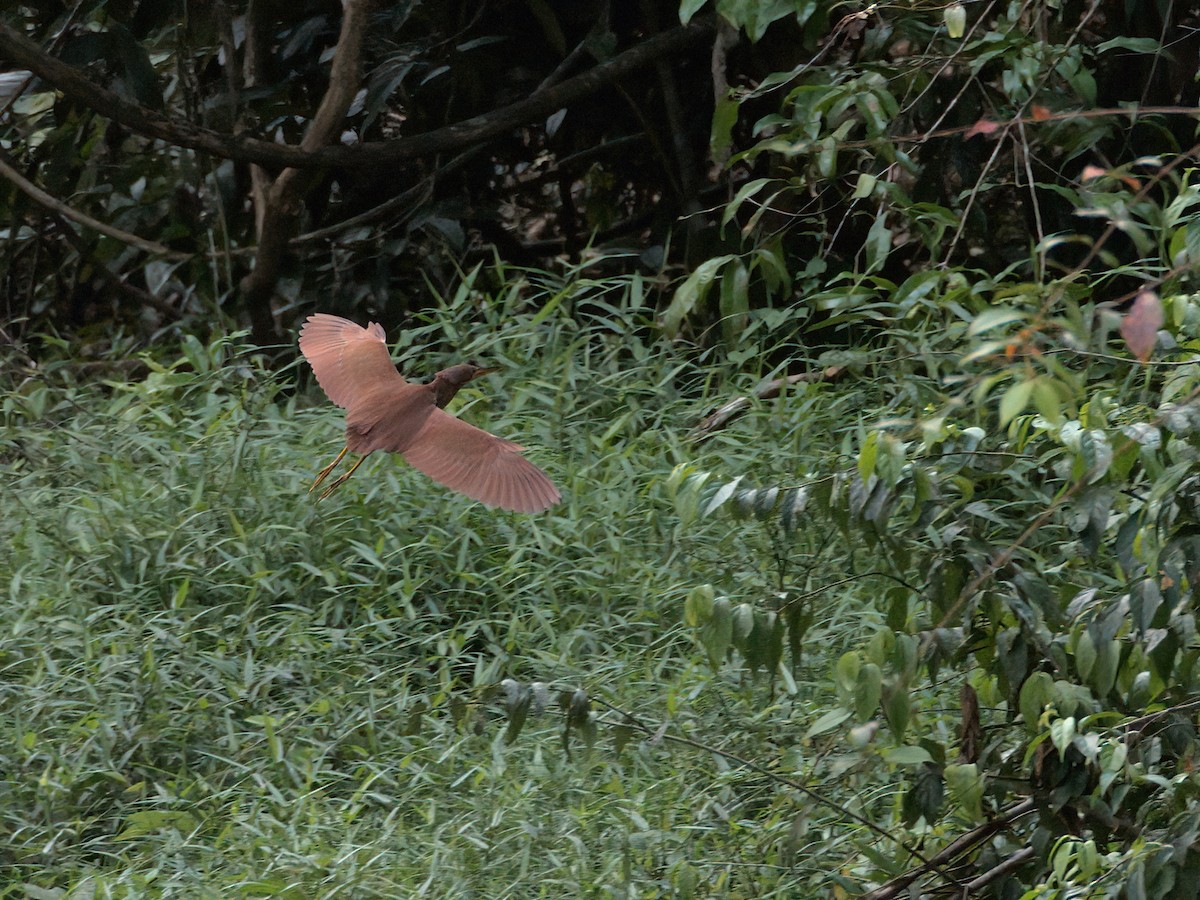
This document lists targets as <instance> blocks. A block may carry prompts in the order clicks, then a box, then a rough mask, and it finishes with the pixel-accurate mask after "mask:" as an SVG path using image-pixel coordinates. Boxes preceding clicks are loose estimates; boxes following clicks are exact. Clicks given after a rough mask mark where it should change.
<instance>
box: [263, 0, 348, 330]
mask: <svg viewBox="0 0 1200 900" xmlns="http://www.w3.org/2000/svg"><path fill="white" fill-rule="evenodd" d="M370 6H371V0H344V2H343V3H342V27H341V32H340V33H339V34H338V42H337V48H336V49H335V51H334V55H333V65H332V66H331V68H330V71H329V86H328V87H327V88H326V90H325V95H324V96H323V97H322V98H321V104H320V106H319V107H318V108H317V112H316V114H315V115H314V116H313V118H312V121H311V122H310V123H309V126H308V129H307V131H305V133H304V137H303V138H302V139H301V141H300V149H301V150H303V151H305V152H312V151H314V150H318V149H320V148H321V147H324V146H327V145H328V144H330V142H331V141H334V140H336V139H337V136H338V134H339V133H340V132H341V128H342V122H343V121H344V119H345V117H346V110H348V109H349V108H350V103H351V102H352V101H353V100H354V94H355V92H356V91H357V90H358V83H359V73H360V70H361V57H362V43H363V34H364V33H365V32H366V30H367V16H368V12H369V10H370ZM319 177H320V173H319V172H318V171H317V170H314V169H309V170H302V169H296V168H290V167H289V168H286V169H284V170H283V171H282V172H280V173H279V175H278V177H276V178H275V180H274V182H272V183H270V186H269V187H267V185H266V177H265V173H263V176H262V187H263V188H265V189H264V190H261V191H258V190H256V194H257V195H258V196H256V197H255V202H256V204H259V207H260V208H258V209H256V213H257V215H256V217H255V218H256V222H257V225H258V251H257V253H256V254H255V256H254V268H253V269H252V270H251V271H250V274H249V275H247V276H246V277H245V278H243V279H242V283H241V290H242V297H243V299H244V301H245V303H246V306H247V307H248V309H249V311H250V316H251V319H252V321H253V324H254V337H255V340H257V341H258V342H259V343H260V344H262V343H267V342H269V341H270V340H271V339H273V338H274V331H275V319H274V316H273V314H272V313H271V296H272V295H273V294H274V292H275V285H276V284H277V283H278V281H279V274H280V272H281V271H282V269H283V260H284V257H285V255H286V254H287V247H288V241H289V240H290V239H291V237H292V235H293V234H295V232H296V227H297V223H298V222H299V219H300V205H301V202H302V201H303V199H304V196H305V195H306V194H307V193H308V192H309V191H310V190H311V189H312V186H313V185H314V184H315V183H316V181H317V179H318V178H319Z"/></svg>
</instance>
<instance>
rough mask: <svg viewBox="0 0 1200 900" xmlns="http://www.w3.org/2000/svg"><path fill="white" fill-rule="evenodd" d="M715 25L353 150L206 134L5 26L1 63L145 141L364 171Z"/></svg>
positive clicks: (571, 92)
mask: <svg viewBox="0 0 1200 900" xmlns="http://www.w3.org/2000/svg"><path fill="white" fill-rule="evenodd" d="M712 32H713V26H712V24H711V23H709V22H700V21H693V22H692V23H691V24H689V25H685V26H679V27H676V28H672V29H670V30H668V31H664V32H661V33H659V34H656V35H654V36H653V37H650V38H647V39H646V40H645V41H643V42H642V43H640V44H638V45H636V46H634V47H631V48H629V49H628V50H626V51H624V52H623V53H619V54H617V55H616V56H614V57H613V58H612V59H608V60H605V61H604V62H602V63H599V64H598V65H596V66H594V67H593V68H591V69H589V70H588V71H586V72H583V73H581V74H579V75H576V76H574V77H573V78H568V79H567V80H566V81H563V82H561V83H559V84H557V85H554V86H553V87H550V88H547V89H546V90H544V91H538V92H536V93H535V94H533V95H532V96H530V97H527V98H526V99H524V100H521V101H518V102H516V103H512V104H509V105H508V106H505V107H501V108H500V109H497V110H493V111H491V112H488V113H485V114H483V115H479V116H473V117H472V118H470V119H464V120H463V121H461V122H457V123H455V124H453V125H447V126H446V127H444V128H438V129H436V130H435V131H428V132H425V133H424V134H416V135H412V136H410V137H402V138H397V139H396V140H392V141H372V142H367V143H363V144H358V145H355V146H349V147H347V146H342V145H331V146H324V147H319V148H317V149H311V148H310V149H306V148H305V146H304V144H303V143H301V145H300V146H295V145H292V144H278V143H275V142H273V141H265V140H262V139H260V138H253V137H248V136H245V135H235V134H225V133H222V132H219V131H214V130H212V129H211V128H202V127H200V126H197V125H192V124H191V123H188V122H182V121H180V120H178V119H174V118H172V117H170V116H166V115H163V114H161V113H158V112H155V111H154V110H151V109H148V108H146V107H144V106H141V105H140V104H137V103H134V102H132V101H131V100H127V99H125V98H124V97H120V96H118V95H117V94H115V93H113V92H112V91H109V90H107V89H105V88H103V87H101V86H100V85H98V84H96V83H95V81H93V80H92V79H91V78H89V77H88V75H87V74H86V73H85V72H83V71H81V70H80V69H78V68H76V67H75V66H72V65H69V64H67V63H64V62H63V61H62V60H59V59H57V58H55V57H53V56H51V55H49V54H48V53H45V52H44V51H43V50H42V49H41V48H40V47H38V45H37V44H35V43H33V41H30V40H29V39H28V38H26V37H25V36H24V35H23V34H21V33H20V32H19V31H17V30H16V29H15V28H13V27H12V26H10V25H7V24H4V23H0V57H3V58H5V59H6V60H8V61H9V62H11V63H12V64H14V65H17V66H23V67H24V68H26V69H29V70H30V71H32V72H34V73H35V74H37V75H38V76H39V77H40V78H42V79H43V80H44V81H46V82H47V83H49V84H51V85H53V86H54V87H55V88H56V89H57V90H59V91H61V92H62V93H63V94H64V95H65V96H67V97H69V98H70V99H72V100H75V101H77V102H79V103H81V104H83V105H84V106H87V107H89V108H90V109H92V110H94V111H96V112H97V113H99V114H100V115H102V116H105V117H106V118H109V119H113V120H114V121H116V122H119V123H120V124H122V125H124V126H125V127H126V128H128V129H130V130H131V131H134V132H137V133H138V134H141V135H143V136H145V137H151V138H158V139H159V140H163V141H166V142H167V143H169V144H173V145H176V146H180V147H188V148H191V149H193V150H199V151H202V152H204V153H209V154H212V155H213V156H216V157H219V158H221V159H232V160H236V161H239V162H247V163H259V164H261V165H266V166H272V167H276V168H279V167H295V168H330V167H335V168H346V169H365V168H373V167H376V166H389V165H390V166H394V165H397V164H400V163H404V162H408V161H410V160H413V159H418V158H421V157H425V156H431V155H434V154H438V153H447V152H450V153H453V152H458V151H460V150H462V149H463V148H465V147H468V146H470V145H472V144H475V143H477V142H479V141H484V140H488V139H490V138H493V137H496V136H497V135H500V134H502V133H504V132H505V131H508V130H510V129H512V128H514V127H517V126H520V125H525V124H528V123H529V122H532V121H536V120H537V119H540V118H543V117H545V116H548V115H550V114H551V113H553V112H555V111H556V110H559V109H561V108H562V107H564V106H570V105H571V104H572V103H576V102H578V101H579V100H582V99H583V98H585V97H588V96H590V95H592V94H594V93H596V92H597V91H598V90H600V89H601V88H602V87H604V86H605V85H606V84H608V83H609V82H611V81H612V80H614V79H617V78H622V77H624V76H626V75H628V74H630V73H632V72H635V71H637V70H638V69H641V68H643V67H644V66H647V65H650V64H652V63H654V62H656V61H657V60H659V59H661V58H663V57H664V56H672V55H675V54H677V53H679V52H681V51H682V50H685V49H687V48H688V47H690V46H691V45H693V44H695V43H697V42H699V41H701V40H705V39H706V38H708V37H709V36H711V34H712Z"/></svg>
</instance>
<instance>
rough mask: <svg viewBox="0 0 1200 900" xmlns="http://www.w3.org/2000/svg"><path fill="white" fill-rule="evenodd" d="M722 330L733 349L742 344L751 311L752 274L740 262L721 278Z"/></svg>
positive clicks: (728, 267) (726, 269)
mask: <svg viewBox="0 0 1200 900" xmlns="http://www.w3.org/2000/svg"><path fill="white" fill-rule="evenodd" d="M720 310H721V328H722V330H723V331H724V334H725V341H726V343H728V344H729V345H730V346H731V347H735V346H737V345H738V344H739V343H741V335H742V332H743V331H745V328H746V322H747V313H749V311H750V272H749V270H748V269H747V268H746V266H745V264H744V263H743V262H742V261H741V260H740V259H737V260H734V261H733V263H732V264H730V265H729V266H726V267H725V272H724V273H723V274H722V276H721V304H720Z"/></svg>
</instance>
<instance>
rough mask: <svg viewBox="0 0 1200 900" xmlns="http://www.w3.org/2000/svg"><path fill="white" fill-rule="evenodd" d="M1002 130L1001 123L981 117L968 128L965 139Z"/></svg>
mask: <svg viewBox="0 0 1200 900" xmlns="http://www.w3.org/2000/svg"><path fill="white" fill-rule="evenodd" d="M999 130H1000V123H999V122H993V121H991V120H990V119H980V120H979V121H978V122H976V123H975V124H974V125H972V126H971V127H970V128H968V129H967V133H966V134H964V135H963V140H964V141H969V140H970V139H971V138H973V137H975V135H977V134H995V133H996V132H997V131H999Z"/></svg>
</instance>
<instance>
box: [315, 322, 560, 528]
mask: <svg viewBox="0 0 1200 900" xmlns="http://www.w3.org/2000/svg"><path fill="white" fill-rule="evenodd" d="M300 351H301V352H302V353H303V354H304V357H305V359H307V360H308V362H309V364H310V365H311V366H312V367H313V372H314V373H315V374H316V376H317V381H318V382H319V383H320V385H321V387H322V389H324V391H325V394H326V396H328V397H329V399H330V400H332V401H333V402H334V403H336V404H337V405H338V406H341V407H344V408H345V410H346V446H345V448H344V449H343V450H342V452H341V453H339V454H338V456H337V459H335V460H334V461H333V462H331V463H330V464H329V465H327V466H326V467H325V468H324V469H322V470H321V471H320V472H319V473H318V474H317V478H316V481H314V482H313V484H312V487H310V488H309V492H310V493H311V492H312V491H314V490H316V488H317V487H318V486H319V485H320V484H321V482H323V481H324V480H325V479H326V478H327V477H328V476H329V473H330V472H332V471H333V470H334V469H335V468H337V465H338V463H340V462H341V461H342V458H343V457H344V456H345V455H346V454H347V453H358V454H361V456H360V458H359V459H358V460H357V461H356V462H355V463H354V465H353V466H351V467H350V469H349V470H348V471H346V472H344V473H342V474H341V475H339V476H338V477H337V478H335V479H334V480H333V481H332V482H331V483H330V484H329V486H328V487H327V488H326V489H325V491H324V493H322V494H321V497H320V499H322V500H324V499H325V498H326V497H328V496H329V495H330V494H331V493H333V491H334V490H335V489H336V488H337V487H338V486H339V485H341V484H343V483H344V482H345V481H346V479H347V478H349V477H350V476H351V475H353V474H354V471H355V470H356V469H357V468H358V467H359V466H361V465H362V463H363V460H364V459H366V458H367V455H368V454H370V453H374V452H375V451H376V450H387V451H389V452H391V453H399V454H401V455H402V456H403V457H404V458H405V460H407V461H408V463H409V464H410V465H412V466H414V467H416V468H417V469H420V470H421V471H422V472H424V473H425V474H426V475H428V476H429V477H430V478H432V479H433V480H434V481H437V482H440V483H441V484H444V485H445V486H446V487H448V488H451V489H452V490H455V491H458V492H459V493H462V494H466V495H467V496H468V497H471V498H472V499H474V500H478V501H480V502H481V503H486V504H487V505H488V506H499V507H501V508H503V509H511V510H514V511H516V512H530V513H532V512H541V511H542V510H544V509H549V508H550V507H551V506H553V505H554V504H555V503H557V502H558V501H559V500H560V499H561V495H560V494H559V492H558V488H556V487H555V486H554V483H553V482H552V481H550V479H549V478H547V477H546V473H545V472H543V471H542V470H541V469H539V468H538V467H537V466H535V465H534V464H533V463H531V462H529V460H527V459H525V457H523V456H522V455H521V452H522V451H523V450H524V449H525V448H524V447H522V446H521V445H519V444H514V443H512V442H511V441H506V440H504V439H503V438H498V437H496V436H495V435H493V434H488V433H487V432H486V431H483V430H481V429H479V428H476V427H475V426H474V425H470V424H468V423H467V422H464V421H462V419H456V418H455V417H454V416H452V415H450V414H449V413H447V412H444V411H443V407H445V405H446V404H447V403H449V402H450V400H451V399H452V398H453V397H454V395H455V394H457V393H458V390H459V388H461V387H462V386H463V385H464V384H466V383H467V382H469V381H471V380H472V379H475V378H478V377H479V376H480V375H485V374H487V373H488V372H494V371H496V370H495V369H484V368H480V367H479V366H476V365H473V364H471V363H462V364H459V365H457V366H451V367H450V368H448V369H443V370H442V371H441V372H438V373H437V374H436V375H435V376H434V377H433V380H432V381H430V382H428V383H427V384H415V383H413V382H410V381H405V379H404V376H403V375H401V374H400V373H399V372H398V371H396V367H395V366H394V365H392V360H391V357H390V356H389V355H388V349H387V344H386V343H385V342H384V333H383V328H382V326H380V325H379V324H377V323H375V322H371V323H370V324H369V325H367V327H366V328H362V327H361V326H359V325H356V324H355V323H354V322H351V321H349V320H347V319H343V318H341V317H339V316H331V315H327V314H325V313H317V314H316V315H312V316H309V317H308V320H307V321H306V322H305V323H304V326H303V327H302V328H301V329H300Z"/></svg>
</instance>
